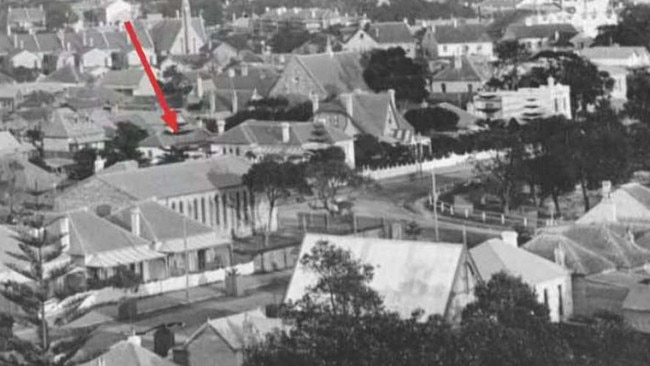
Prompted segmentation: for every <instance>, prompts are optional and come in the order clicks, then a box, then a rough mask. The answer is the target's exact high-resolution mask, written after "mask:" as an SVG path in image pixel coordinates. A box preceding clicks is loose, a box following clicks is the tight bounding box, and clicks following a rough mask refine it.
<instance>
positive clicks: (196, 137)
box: [138, 128, 212, 149]
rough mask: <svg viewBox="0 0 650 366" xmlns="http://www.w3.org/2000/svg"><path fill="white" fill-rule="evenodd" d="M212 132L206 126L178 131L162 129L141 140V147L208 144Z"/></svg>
mask: <svg viewBox="0 0 650 366" xmlns="http://www.w3.org/2000/svg"><path fill="white" fill-rule="evenodd" d="M211 137H212V133H211V132H210V131H208V130H206V129H204V128H194V129H190V130H183V129H179V130H178V131H177V132H176V133H173V134H172V133H169V132H168V131H161V132H159V133H156V134H154V135H149V136H147V137H146V138H145V139H144V140H142V141H140V143H139V144H138V146H140V147H158V148H165V149H166V148H170V147H183V146H189V145H201V144H208V143H209V141H210V138H211Z"/></svg>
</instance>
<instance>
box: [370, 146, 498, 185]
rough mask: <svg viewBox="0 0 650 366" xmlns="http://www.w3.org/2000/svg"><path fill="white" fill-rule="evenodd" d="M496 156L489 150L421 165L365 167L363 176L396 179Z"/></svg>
mask: <svg viewBox="0 0 650 366" xmlns="http://www.w3.org/2000/svg"><path fill="white" fill-rule="evenodd" d="M496 154H497V151H496V150H487V151H479V152H472V153H465V154H451V155H449V156H448V157H445V158H440V159H433V160H427V161H423V162H419V163H410V164H398V165H391V166H386V167H381V168H369V167H363V168H362V169H361V174H362V175H363V176H364V177H367V178H372V179H374V180H379V179H387V178H394V177H399V176H403V175H409V174H415V173H419V172H430V171H431V170H433V169H443V168H450V167H454V166H457V165H461V164H465V163H468V162H470V161H481V160H488V159H492V158H494V157H495V156H496Z"/></svg>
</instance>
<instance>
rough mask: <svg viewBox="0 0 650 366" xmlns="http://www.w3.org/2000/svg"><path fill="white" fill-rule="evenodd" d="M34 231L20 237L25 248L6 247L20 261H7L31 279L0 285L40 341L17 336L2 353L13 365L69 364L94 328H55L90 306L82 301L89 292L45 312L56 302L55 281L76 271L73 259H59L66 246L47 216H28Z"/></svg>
mask: <svg viewBox="0 0 650 366" xmlns="http://www.w3.org/2000/svg"><path fill="white" fill-rule="evenodd" d="M29 224H30V226H31V228H32V230H33V232H30V233H27V232H22V233H21V234H20V235H19V236H18V237H17V238H16V239H17V240H18V241H19V247H20V251H18V252H13V251H12V252H9V251H8V252H7V254H8V255H9V256H11V257H12V258H14V259H17V260H18V261H19V263H6V264H5V265H6V266H7V267H8V268H10V269H11V270H13V271H14V272H16V273H18V274H20V275H22V276H23V277H25V278H27V279H28V280H29V282H27V283H24V282H17V281H13V280H9V281H7V282H5V283H4V286H3V287H2V288H0V294H1V295H2V296H4V297H5V298H6V299H7V300H9V301H11V302H13V303H14V304H16V305H18V307H19V308H20V309H21V310H22V312H21V313H20V314H14V315H13V316H14V318H16V319H17V320H18V322H19V323H21V324H24V325H27V326H31V327H33V328H34V330H35V331H36V338H37V339H38V341H36V342H30V341H27V340H23V339H21V338H18V337H13V338H11V339H10V349H11V352H4V353H1V354H0V360H2V361H5V362H6V363H8V364H11V365H26V366H27V365H29V366H33V365H42V366H55V365H65V364H67V363H68V362H69V361H70V359H71V358H72V357H74V355H75V354H76V353H77V351H78V350H79V349H80V348H81V347H83V345H84V344H85V342H86V341H87V340H88V338H89V336H90V334H91V332H92V330H93V329H92V328H86V329H82V330H80V331H78V332H75V333H74V334H67V335H60V334H59V333H57V332H55V330H56V327H57V326H60V325H63V324H65V323H67V322H70V321H72V320H75V319H77V318H79V317H81V316H82V315H84V314H85V312H86V311H87V309H84V310H81V309H80V306H81V304H82V303H83V301H84V300H85V299H86V298H87V296H83V295H79V294H77V295H75V296H69V297H67V298H65V299H63V300H61V301H58V304H59V305H61V310H60V311H57V312H56V314H52V313H48V312H46V304H47V303H50V302H51V301H55V302H56V300H57V299H56V298H55V295H54V293H55V292H56V291H55V290H56V286H57V285H56V284H57V283H58V282H61V280H63V279H64V278H65V277H66V276H67V275H69V274H70V273H71V271H72V270H73V263H72V262H69V261H68V262H65V261H63V262H62V261H60V260H59V259H60V257H61V255H62V254H63V250H64V248H63V246H62V244H61V240H60V239H61V238H60V236H57V235H53V234H51V233H50V232H49V231H48V230H46V229H45V228H46V227H47V226H48V223H46V222H45V221H44V219H43V218H42V217H34V218H33V219H32V220H30V221H29Z"/></svg>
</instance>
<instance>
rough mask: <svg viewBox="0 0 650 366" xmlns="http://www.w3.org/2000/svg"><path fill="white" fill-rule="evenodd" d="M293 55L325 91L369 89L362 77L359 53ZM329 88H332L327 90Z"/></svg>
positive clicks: (339, 91)
mask: <svg viewBox="0 0 650 366" xmlns="http://www.w3.org/2000/svg"><path fill="white" fill-rule="evenodd" d="M293 57H295V59H296V60H297V62H298V63H299V64H300V65H302V66H303V67H304V68H305V69H306V70H307V72H308V73H309V74H310V75H311V76H313V78H314V80H315V81H316V82H317V83H318V84H319V85H320V86H321V88H323V90H324V91H326V92H337V93H344V92H350V91H353V90H355V89H361V90H369V88H368V85H367V84H366V82H365V80H364V79H363V66H362V65H361V54H360V53H357V52H335V53H332V54H329V53H318V54H313V55H294V56H293ZM330 88H331V89H332V90H329V89H330Z"/></svg>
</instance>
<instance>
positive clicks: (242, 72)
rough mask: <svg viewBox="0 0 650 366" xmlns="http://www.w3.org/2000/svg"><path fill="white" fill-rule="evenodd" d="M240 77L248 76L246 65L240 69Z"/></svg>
mask: <svg viewBox="0 0 650 366" xmlns="http://www.w3.org/2000/svg"><path fill="white" fill-rule="evenodd" d="M241 76H248V65H246V64H244V65H242V67H241Z"/></svg>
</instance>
